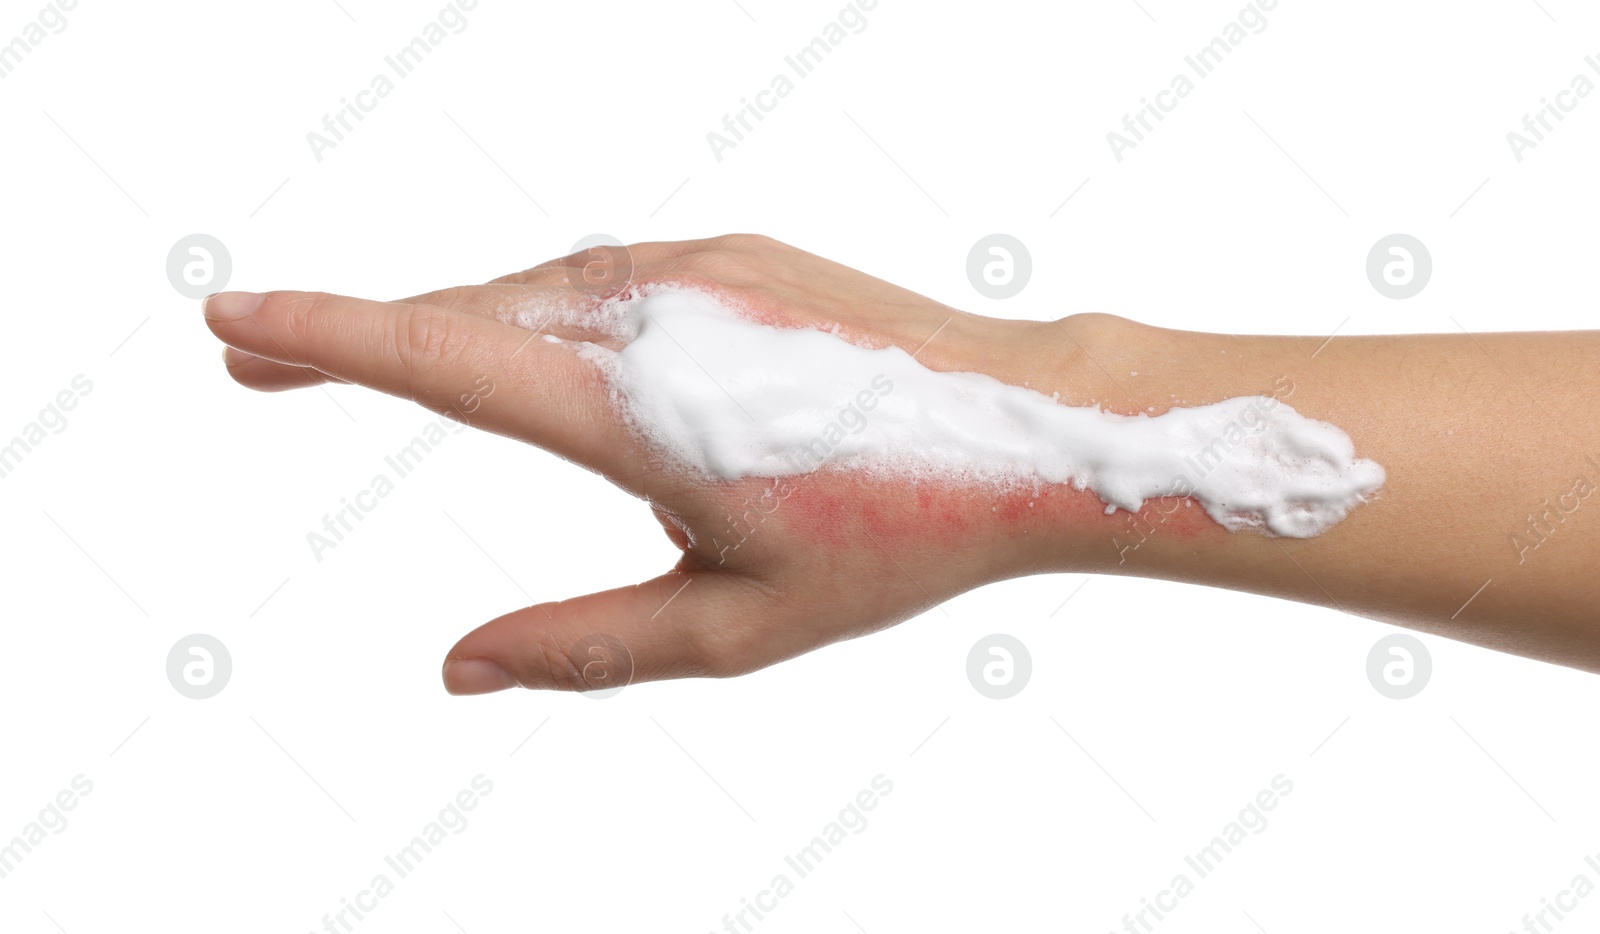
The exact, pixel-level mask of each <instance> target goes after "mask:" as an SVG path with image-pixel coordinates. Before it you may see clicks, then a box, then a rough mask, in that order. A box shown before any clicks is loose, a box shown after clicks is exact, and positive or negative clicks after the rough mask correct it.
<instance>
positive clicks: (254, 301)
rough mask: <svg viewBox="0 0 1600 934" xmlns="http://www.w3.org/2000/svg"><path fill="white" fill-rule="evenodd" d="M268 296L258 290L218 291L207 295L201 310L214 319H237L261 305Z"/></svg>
mask: <svg viewBox="0 0 1600 934" xmlns="http://www.w3.org/2000/svg"><path fill="white" fill-rule="evenodd" d="M266 300H267V297H266V296H265V295H261V294H259V293H256V292H218V293H216V294H215V295H209V296H207V297H206V300H205V303H204V304H202V305H201V306H200V310H201V312H202V313H204V314H205V316H206V317H207V318H210V319H211V320H212V321H237V320H238V319H240V318H243V317H244V316H245V315H248V314H251V313H253V312H254V311H255V310H256V309H257V308H260V307H261V303H262V302H264V301H266Z"/></svg>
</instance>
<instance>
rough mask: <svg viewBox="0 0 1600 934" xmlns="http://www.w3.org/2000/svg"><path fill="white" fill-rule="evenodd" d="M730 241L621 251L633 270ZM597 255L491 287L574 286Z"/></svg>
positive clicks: (573, 256)
mask: <svg viewBox="0 0 1600 934" xmlns="http://www.w3.org/2000/svg"><path fill="white" fill-rule="evenodd" d="M724 239H726V238H722V237H714V238H710V239H703V240H660V241H653V242H649V243H634V244H630V245H628V246H624V247H618V249H620V250H622V251H623V252H624V255H625V256H626V260H625V261H626V262H627V264H628V265H629V266H630V267H631V268H632V269H633V270H639V269H641V268H642V267H646V266H653V265H656V264H658V263H662V262H666V261H667V260H672V259H676V258H678V257H680V256H684V255H686V254H689V253H698V252H701V251H703V250H706V249H710V248H711V247H713V246H714V245H716V244H717V243H718V242H720V241H722V240H724ZM594 259H595V257H594V255H593V253H591V252H590V251H589V250H579V251H577V252H575V253H569V254H568V255H566V256H560V257H557V258H555V259H551V260H546V261H544V262H542V263H540V264H539V265H537V266H533V267H531V268H528V269H524V270H522V271H520V272H514V273H511V274H510V275H505V276H501V277H500V278H498V279H495V280H493V282H492V283H491V284H496V283H510V284H515V285H538V286H547V287H555V286H572V285H574V284H575V279H574V271H575V270H579V269H582V268H583V267H584V266H586V265H588V264H589V263H591V262H593V261H594Z"/></svg>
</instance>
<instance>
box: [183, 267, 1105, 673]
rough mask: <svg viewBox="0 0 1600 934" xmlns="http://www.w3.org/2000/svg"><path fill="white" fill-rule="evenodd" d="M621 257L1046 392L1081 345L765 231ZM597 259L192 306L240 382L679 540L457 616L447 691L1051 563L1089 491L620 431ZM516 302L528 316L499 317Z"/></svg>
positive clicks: (862, 626) (775, 317)
mask: <svg viewBox="0 0 1600 934" xmlns="http://www.w3.org/2000/svg"><path fill="white" fill-rule="evenodd" d="M620 255H621V256H625V259H626V261H625V262H624V263H623V264H622V265H623V266H624V267H626V266H628V265H631V267H632V277H631V278H632V281H633V282H634V283H637V284H648V283H653V282H677V283H683V284H688V285H694V286H697V287H700V288H703V289H706V290H709V291H712V292H716V293H720V294H722V295H724V296H725V297H727V298H728V299H730V300H731V301H732V302H733V303H734V304H736V305H738V306H741V307H744V308H746V309H749V310H750V311H751V312H753V313H754V314H755V315H756V316H758V317H759V318H760V319H761V320H762V321H764V322H765V323H769V324H774V325H779V326H784V327H818V328H827V329H831V330H834V331H835V332H837V333H839V334H840V335H841V336H843V337H845V338H846V339H848V340H850V341H852V342H855V343H859V344H863V345H867V346H875V347H879V346H887V345H890V344H893V345H896V346H899V347H901V348H903V349H904V350H906V351H907V352H908V353H913V354H915V355H916V356H917V359H918V360H919V361H921V362H922V363H924V364H925V365H927V366H929V367H930V368H932V369H935V370H963V371H977V372H986V373H989V374H990V375H993V376H995V377H997V378H1000V379H1002V380H1005V381H1008V382H1014V383H1019V384H1020V383H1025V382H1028V381H1029V380H1030V378H1031V379H1032V380H1033V385H1035V386H1036V387H1037V388H1044V387H1043V386H1041V385H1040V382H1039V380H1040V379H1041V377H1040V371H1041V370H1048V371H1050V373H1051V376H1050V377H1049V378H1053V379H1060V378H1062V376H1063V364H1060V363H1058V364H1056V365H1053V366H1051V367H1048V368H1045V367H1039V366H1035V365H1034V363H1035V361H1036V359H1037V357H1038V356H1039V354H1040V351H1041V349H1046V348H1048V349H1049V350H1050V352H1051V353H1052V354H1053V355H1054V356H1055V357H1056V358H1057V359H1058V360H1062V359H1065V358H1067V357H1069V356H1070V354H1068V353H1067V352H1066V350H1067V349H1068V348H1071V346H1072V344H1073V343H1074V340H1073V338H1071V337H1070V336H1068V335H1067V334H1064V333H1063V331H1064V329H1062V328H1057V327H1056V325H1055V323H1054V322H1051V323H1044V324H1037V323H1024V322H1008V321H999V320H996V319H990V318H983V317H979V316H975V315H970V314H965V313H963V312H959V311H956V310H954V309H951V308H948V307H946V306H944V305H941V304H939V303H937V302H934V301H932V300H930V299H927V298H924V297H922V296H920V295H916V294H914V293H912V292H908V291H906V290H904V289H901V288H898V287H896V286H893V285H890V284H889V283H886V282H883V281H881V280H878V279H874V278H872V277H870V276H867V275H865V274H863V273H860V272H857V271H855V270H853V269H849V268H847V267H845V266H841V265H839V264H837V263H833V262H829V261H827V260H824V259H821V258H819V257H816V256H813V255H811V254H809V253H805V252H803V251H801V250H798V249H795V248H794V247H790V246H786V245H784V244H781V243H778V242H776V241H773V240H770V239H767V238H764V237H756V236H746V235H737V236H727V237H719V238H715V239H711V240H701V241H688V242H679V243H647V244H639V245H636V246H633V247H631V248H627V251H626V254H620ZM591 259H592V257H590V256H589V255H587V254H577V255H575V256H571V257H567V258H565V259H561V260H555V261H552V262H549V263H545V264H542V265H540V266H536V267H534V268H532V269H529V270H526V271H524V272H520V273H516V274H513V275H510V276H506V277H504V278H502V279H498V280H495V281H494V282H492V283H489V284H487V285H482V286H466V287H459V288H452V289H447V290H444V291H440V292H435V293H431V294H429V295H423V296H419V297H416V298H413V299H410V300H406V301H401V302H374V301H364V300H360V299H352V298H342V297H338V296H333V295H324V294H315V293H303V292H272V293H268V294H266V295H265V296H261V295H252V294H249V293H238V292H233V293H223V294H220V295H217V296H213V297H212V298H211V299H209V300H208V301H207V304H206V308H205V314H206V318H207V321H208V323H209V324H210V327H211V329H212V331H213V332H214V333H215V334H216V335H217V337H219V338H220V339H221V340H222V341H223V342H225V343H226V344H227V345H228V347H229V350H228V351H227V353H226V358H225V359H226V362H227V366H228V369H229V371H230V373H231V374H232V376H233V377H234V379H236V380H237V381H238V382H240V383H241V384H243V385H245V386H248V387H251V388H254V389H260V390H269V391H270V390H279V389H288V388H294V387H301V386H310V385H315V384H318V383H321V382H325V381H344V382H353V383H361V384H363V385H366V386H370V387H372V388H374V389H378V390H381V391H383V392H387V393H390V394H392V395H397V396H401V397H404V398H407V399H411V400H413V401H415V402H417V403H419V404H421V405H423V406H426V407H427V408H429V409H432V410H433V411H435V412H439V413H441V414H445V415H448V416H450V417H453V418H456V419H458V420H461V421H464V422H467V423H469V424H472V425H474V426H476V427H479V428H485V429H488V430H490V431H495V432H498V433H500V434H504V435H508V436H511V437H514V438H519V439H521V440H523V441H527V442H529V443H531V444H535V445H538V446H540V447H543V448H546V449H548V450H550V451H553V452H555V453H556V454H559V455H561V456H563V457H565V458H568V459H570V460H572V461H575V462H577V463H579V464H582V465H584V466H586V467H588V468H590V469H592V470H594V471H596V472H598V473H600V474H603V475H604V476H606V477H608V478H610V479H611V480H612V481H613V482H615V483H616V484H617V485H618V486H620V487H622V488H623V489H625V490H628V491H629V492H631V493H633V494H634V495H636V496H639V497H641V498H643V499H645V500H646V501H647V502H648V503H649V504H650V507H651V509H652V510H653V511H654V513H655V515H656V517H657V518H658V519H659V520H660V521H661V524H662V526H663V527H664V528H665V530H666V533H667V535H668V537H670V538H671V539H672V541H673V542H674V543H675V544H676V545H677V546H678V547H679V548H680V549H682V551H683V557H682V558H681V560H680V561H679V562H678V564H677V566H676V567H674V568H673V569H672V570H670V571H668V572H667V573H665V574H663V575H661V576H660V577H657V578H655V579H653V580H649V581H646V582H644V583H642V584H639V585H636V586H633V587H624V588H620V589H617V590H610V591H605V592H603V593H597V594H591V595H589V596H585V597H578V598H575V599H569V600H564V601H561V602H552V603H542V604H538V605H535V606H533V607H528V608H524V609H519V610H516V611H514V612H511V613H508V614H507V615H505V616H502V617H500V618H498V619H495V620H493V621H491V622H489V623H486V624H484V625H483V626H481V627H479V628H478V629H476V630H475V631H473V632H471V633H470V634H468V635H467V636H466V637H465V638H463V639H462V640H461V641H460V642H458V643H457V644H456V646H455V647H454V648H452V649H451V650H450V652H449V654H448V656H447V658H446V662H445V668H444V680H445V686H446V687H447V688H448V689H449V690H450V691H451V692H453V693H457V694H478V693H485V692H489V691H496V690H500V689H503V688H508V687H514V686H517V685H520V686H522V687H529V688H567V689H577V690H585V689H590V688H603V687H607V686H610V685H612V684H614V683H616V682H618V681H625V680H651V679H659V678H676V677H694V676H707V675H709V676H728V675H735V674H740V673H743V672H748V671H751V670H754V669H757V668H761V667H764V666H766V665H770V664H772V663H774V662H777V661H780V660H782V659H785V658H789V657H792V656H795V655H798V654H801V653H803V652H807V651H810V650H812V649H815V648H818V647H820V646H822V645H825V644H828V643H830V642H834V641H837V640H840V639H845V638H849V637H852V636H857V635H861V634H863V633H867V632H872V631H874V630H876V629H880V628H883V627H886V626H889V625H892V624H894V623H896V622H899V621H901V620H904V619H906V618H908V617H910V616H913V615H915V614H916V613H918V612H920V611H922V610H924V609H927V608H928V607H930V606H932V605H934V604H936V603H938V602H941V601H943V600H945V599H948V598H949V597H951V596H954V595H955V594H958V593H960V592H962V591H965V590H968V589H970V588H972V587H975V586H978V585H980V584H983V583H987V582H989V581H993V580H996V579H1000V578H1003V577H1008V576H1014V575H1017V574H1022V573H1028V572H1031V571H1035V570H1041V569H1044V568H1045V567H1046V565H1047V564H1048V563H1049V559H1048V557H1047V554H1048V552H1049V550H1050V548H1051V547H1052V543H1051V540H1050V536H1051V535H1052V533H1053V530H1054V529H1055V527H1056V526H1055V524H1054V523H1050V522H1047V521H1045V518H1044V517H1045V516H1046V515H1047V514H1050V513H1059V512H1060V511H1061V510H1063V509H1065V510H1068V511H1072V512H1076V513H1080V514H1085V515H1089V514H1094V513H1096V512H1097V511H1098V509H1099V508H1100V507H1099V504H1098V502H1097V501H1095V500H1094V499H1093V497H1092V496H1089V495H1087V494H1073V493H1072V492H1071V491H1066V492H1065V493H1062V492H1055V493H1054V494H1053V495H1049V494H1050V493H1051V491H1046V493H1047V495H1044V496H1032V495H1025V494H1019V495H1001V494H995V493H988V494H985V493H983V492H982V491H978V490H973V489H962V488H957V487H947V486H941V485H936V484H932V483H927V482H923V483H920V484H912V483H910V482H884V481H882V480H872V479H868V478H866V477H864V476H861V475H853V474H850V473H847V472H844V471H836V470H827V469H825V470H821V471H817V472H814V473H811V474H806V475H801V476H794V477H788V478H782V479H777V480H770V479H760V478H750V479H745V480H740V481H734V482H727V481H715V480H711V479H708V478H705V477H702V476H697V475H695V474H694V473H692V472H690V471H687V470H686V469H684V468H683V467H681V466H680V465H677V464H674V463H671V462H669V461H666V460H664V459H663V458H662V457H661V456H660V454H659V452H657V451H654V450H651V449H650V448H649V447H648V446H647V445H645V444H644V443H643V442H642V441H641V439H640V438H639V437H638V436H637V435H635V434H634V433H633V432H631V431H630V430H629V429H628V428H627V426H626V424H625V422H624V420H623V417H622V413H620V412H619V411H618V410H617V409H616V408H615V407H614V405H613V404H612V403H611V402H610V401H609V392H608V388H607V386H606V384H605V380H604V377H603V376H602V375H601V373H600V371H599V370H598V369H597V368H596V367H595V366H594V365H593V364H591V363H590V362H588V361H587V360H585V359H583V358H581V357H580V355H579V353H578V347H579V346H580V345H579V344H577V343H573V342H581V341H594V342H597V343H602V344H611V345H612V346H615V341H614V340H612V339H611V338H609V337H607V336H606V335H604V334H602V333H600V332H598V331H596V330H595V329H593V328H590V327H586V326H585V325H584V324H583V323H581V322H582V317H583V315H584V314H585V313H587V312H590V311H592V310H593V309H595V308H596V307H597V306H598V304H599V300H600V296H599V294H597V292H596V290H595V289H594V288H593V287H592V285H591V283H588V282H586V281H585V280H583V278H582V275H583V270H582V266H583V264H584V263H586V262H589V261H591ZM613 291H615V289H613ZM552 311H557V312H561V313H560V314H556V315H555V316H554V317H549V316H548V315H549V313H550V312H552ZM519 313H520V314H521V316H522V318H523V323H529V322H530V321H534V320H537V322H538V323H537V324H536V326H537V327H538V328H539V331H537V332H531V331H530V330H528V329H527V328H525V327H518V326H515V325H513V324H511V323H509V322H510V321H512V320H515V319H516V317H517V316H518V314H519ZM563 322H565V323H563ZM573 322H578V323H573ZM1079 324H1081V325H1084V326H1085V327H1087V328H1088V329H1089V330H1091V331H1093V330H1095V329H1096V328H1104V327H1106V326H1107V322H1106V321H1102V320H1098V319H1095V320H1084V321H1080V322H1079ZM541 333H542V334H551V335H554V336H555V337H558V338H561V339H562V341H561V342H560V343H555V342H551V341H545V340H541V339H536V338H537V337H538V336H539V335H540V334H541ZM486 385H492V386H493V387H494V390H493V392H492V393H489V394H484V393H483V392H482V389H483V387H484V386H486ZM1045 391H1049V389H1045ZM821 428H822V426H819V430H820V429H821ZM1061 547H1066V546H1065V545H1064V544H1062V545H1061Z"/></svg>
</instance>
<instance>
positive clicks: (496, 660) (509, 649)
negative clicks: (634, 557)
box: [444, 571, 766, 694]
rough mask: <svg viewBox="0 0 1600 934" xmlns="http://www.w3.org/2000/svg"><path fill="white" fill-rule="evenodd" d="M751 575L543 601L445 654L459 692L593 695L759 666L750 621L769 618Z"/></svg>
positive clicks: (450, 683)
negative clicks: (749, 645) (749, 646)
mask: <svg viewBox="0 0 1600 934" xmlns="http://www.w3.org/2000/svg"><path fill="white" fill-rule="evenodd" d="M758 603H759V597H758V596H757V595H756V592H755V591H753V590H752V589H751V588H750V587H749V586H748V585H746V584H745V583H743V579H742V578H736V577H734V576H733V575H730V574H727V573H724V572H717V571H696V572H683V571H672V572H670V573H667V574H663V575H661V576H660V577H657V578H654V579H653V580H648V581H645V582H644V583H642V584H638V585H636V586H633V587H621V588H618V589H616V590H607V591H603V592H601V593H595V594H590V595H588V596H586V597H578V598H576V599H573V600H565V601H562V602H560V603H549V604H540V605H537V606H531V607H528V608H526V609H521V610H517V611H516V612H514V613H508V614H506V615H505V616H502V617H500V618H499V619H496V620H492V621H491V622H488V623H485V624H484V625H482V626H480V627H478V628H477V629H475V630H473V631H472V632H470V633H468V634H467V635H466V636H465V637H463V638H462V639H461V641H460V642H457V643H456V644H455V647H454V648H452V649H451V650H450V652H449V654H448V655H447V656H446V658H445V664H444V684H445V689H446V690H448V691H449V692H450V693H452V694H488V693H491V692H493V691H501V690H505V689H506V688H513V687H525V688H536V689H555V690H566V691H588V690H598V689H602V688H607V687H621V686H624V685H626V684H628V683H631V682H634V681H658V680H662V679H667V678H693V677H707V676H727V675H732V674H738V673H740V672H742V671H745V670H749V668H751V667H755V665H754V664H753V663H752V660H751V656H750V655H749V653H747V652H745V651H743V649H742V648H741V646H742V645H743V644H744V643H745V642H746V641H747V640H746V639H745V638H744V637H743V635H742V633H743V630H742V624H743V623H745V622H747V621H749V620H757V619H762V618H764V617H765V616H766V614H765V613H763V612H762V611H761V610H760V609H759V606H758Z"/></svg>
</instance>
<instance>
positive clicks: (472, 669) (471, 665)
mask: <svg viewBox="0 0 1600 934" xmlns="http://www.w3.org/2000/svg"><path fill="white" fill-rule="evenodd" d="M520 686H521V685H519V684H518V683H517V679H516V678H513V677H511V673H510V672H509V671H506V670H505V669H504V668H501V667H500V666H499V665H497V664H495V663H494V662H491V661H489V660H488V659H486V658H456V659H451V660H450V661H448V662H445V663H444V689H445V690H446V691H449V692H450V693H451V694H493V693H494V692H495V691H504V690H506V689H507V688H514V687H520Z"/></svg>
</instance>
